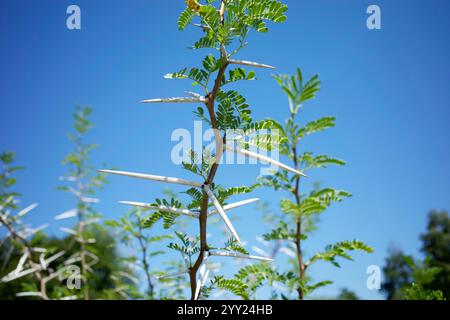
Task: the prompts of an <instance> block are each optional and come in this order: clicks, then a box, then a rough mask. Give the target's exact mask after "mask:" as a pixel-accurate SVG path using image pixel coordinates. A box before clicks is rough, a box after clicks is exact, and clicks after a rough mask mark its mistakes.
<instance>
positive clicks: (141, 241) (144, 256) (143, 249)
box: [137, 221, 155, 299]
mask: <svg viewBox="0 0 450 320" xmlns="http://www.w3.org/2000/svg"><path fill="white" fill-rule="evenodd" d="M137 239H138V242H139V246H140V247H141V252H142V258H141V261H142V264H143V265H144V271H145V276H146V278H147V286H148V295H149V296H150V299H153V298H154V291H155V290H154V288H155V287H154V285H153V282H152V278H151V276H150V270H149V267H150V266H149V263H148V260H147V245H146V244H145V240H144V237H143V236H142V227H141V221H139V236H137Z"/></svg>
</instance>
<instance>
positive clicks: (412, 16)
mask: <svg viewBox="0 0 450 320" xmlns="http://www.w3.org/2000/svg"><path fill="white" fill-rule="evenodd" d="M285 2H286V3H287V4H288V5H289V11H288V20H287V22H286V23H284V24H281V25H276V26H273V27H272V28H271V30H270V32H269V33H268V34H264V35H260V34H256V35H255V34H254V35H252V36H251V37H250V39H249V42H250V45H249V46H248V47H247V48H246V49H245V50H244V51H242V52H241V53H240V55H239V57H240V58H242V59H246V60H254V61H260V62H263V63H268V64H271V65H275V66H276V67H277V72H280V73H292V72H294V71H295V68H296V67H297V66H300V67H301V68H302V69H303V72H304V74H305V75H306V76H311V75H313V74H315V73H319V74H320V76H321V79H322V90H321V92H320V93H319V95H318V98H317V99H316V100H314V101H313V102H312V103H310V104H309V105H307V106H305V109H304V113H303V115H302V118H301V122H302V123H304V122H306V121H308V120H312V119H315V118H318V117H320V116H325V115H333V116H336V117H337V126H336V128H333V129H332V130H330V131H327V132H325V133H320V134H317V135H316V136H313V137H309V138H308V139H307V140H305V142H304V144H302V147H303V148H305V150H311V151H314V152H317V153H327V154H330V155H333V156H336V157H340V158H343V159H345V160H347V162H348V165H347V166H345V167H343V168H330V169H327V170H323V171H316V172H313V173H311V174H310V176H311V178H310V179H309V180H308V181H310V182H313V181H320V182H321V183H322V184H323V185H324V186H332V187H337V188H343V189H346V190H349V191H351V192H352V193H353V194H354V197H353V198H351V199H349V200H347V201H345V202H343V203H341V204H338V205H336V206H333V207H332V208H331V209H330V210H329V211H327V212H326V213H325V214H324V215H323V217H322V221H321V224H320V226H321V228H320V230H319V231H318V232H316V233H315V234H314V235H313V236H312V237H311V239H310V241H309V242H308V243H307V244H306V251H307V253H309V252H314V251H315V250H318V249H321V248H323V247H324V246H325V245H326V244H328V243H333V242H336V241H340V240H344V239H353V238H358V239H362V240H364V241H365V242H367V243H368V244H370V245H371V246H373V247H374V248H375V250H376V252H375V253H374V254H371V255H364V254H357V255H356V256H355V262H352V263H347V262H345V263H343V268H342V269H335V268H332V267H328V266H319V267H318V268H317V269H316V271H314V272H313V276H314V277H315V278H317V280H321V279H327V278H330V279H334V281H335V284H334V285H332V286H330V287H328V288H326V289H322V290H321V291H320V292H319V293H320V294H322V295H333V294H336V293H337V292H338V289H339V288H341V287H348V288H350V289H352V290H355V291H356V292H357V293H358V294H359V295H360V296H361V297H364V298H370V299H373V298H374V299H376V298H380V297H381V295H380V294H379V293H377V292H374V291H370V290H368V289H367V288H366V286H365V281H366V277H367V275H366V273H365V270H366V268H367V266H368V265H372V264H376V265H380V266H382V265H383V261H384V257H385V253H386V249H387V248H388V246H389V245H390V244H396V245H397V246H399V247H401V248H403V249H404V250H405V251H407V252H408V253H416V252H417V250H418V249H419V247H420V242H419V240H418V236H419V233H420V232H422V231H423V230H424V228H425V224H426V215H427V213H428V211H429V210H430V209H433V208H435V209H448V208H450V197H449V189H450V152H449V137H450V126H449V125H448V123H449V120H450V111H449V107H450V105H449V101H450V91H449V90H448V89H449V88H448V84H449V80H450V61H449V58H448V57H449V56H450V44H449V41H448V32H449V31H450V21H449V20H448V18H447V16H446V14H447V12H448V10H450V3H448V1H443V0H442V1H437V0H436V1H432V0H422V1H414V2H411V1H404V0H397V1H370V2H369V1H359V0H358V1H357V0H340V1H331V0H328V1H326V0H315V1H303V0H302V1H299V0H286V1H285ZM73 3H75V4H77V5H79V6H80V8H81V14H82V29H81V30H76V31H69V30H68V29H67V28H66V21H65V20H66V18H67V15H66V8H67V6H68V5H70V4H73ZM369 4H377V5H379V6H380V7H381V10H382V29H381V30H376V31H371V30H368V29H367V28H366V18H367V15H366V8H367V6H368V5H369ZM183 7H184V4H183V1H181V0H178V1H163V0H133V1H103V0H102V1H100V0H97V1H82V0H79V1H75V2H73V1H62V0H61V1H51V0H36V1H32V2H31V1H25V0H14V1H12V0H3V1H1V3H0V29H1V31H0V43H1V50H0V70H1V72H0V98H1V108H0V150H11V151H14V152H16V154H17V161H18V163H20V164H22V165H24V166H25V167H26V170H25V171H23V172H21V173H20V174H19V175H18V178H19V183H18V185H17V189H18V190H20V192H21V193H23V194H24V203H31V202H35V201H36V202H39V204H40V206H39V208H38V209H36V211H35V212H34V215H33V216H31V217H30V221H31V222H33V223H36V224H38V223H44V222H47V221H51V219H52V217H53V216H54V215H55V214H57V213H60V212H63V211H65V210H67V209H70V208H71V207H73V200H72V199H71V198H70V197H68V196H66V195H64V194H61V193H59V192H58V191H56V190H55V186H56V185H58V177H59V176H60V175H62V174H63V173H64V172H65V171H64V168H63V167H62V166H61V165H60V162H61V159H62V158H63V157H64V155H65V154H66V153H67V152H68V151H69V150H70V144H69V143H68V141H67V133H68V132H69V130H70V126H71V121H72V119H71V114H72V112H73V108H74V106H75V105H77V104H79V105H90V106H92V107H93V108H94V110H95V111H94V114H93V117H92V120H93V122H94V123H95V128H94V129H93V131H92V132H91V134H90V136H89V140H90V141H91V142H95V143H98V144H99V145H100V146H101V148H100V149H99V150H98V152H96V153H95V155H94V157H93V161H94V163H95V164H96V165H98V166H99V167H101V166H102V165H103V164H104V163H106V164H107V165H108V166H115V167H118V168H121V169H124V170H130V171H138V172H148V173H154V174H161V175H172V176H183V177H187V178H188V177H189V175H187V174H186V173H185V172H183V171H182V169H181V168H179V167H175V166H174V165H173V164H172V163H171V162H170V150H171V148H172V147H173V146H174V143H173V142H171V141H170V135H171V133H172V131H173V130H174V129H176V128H187V129H189V130H192V128H193V120H194V115H193V114H192V110H193V108H192V107H191V106H189V105H173V106H172V105H140V104H138V101H139V100H140V99H143V98H154V97H160V96H161V97H162V96H174V95H175V96H177V95H182V94H183V92H184V91H185V90H188V89H189V88H190V85H189V83H188V82H182V81H181V82H178V81H170V80H165V79H163V78H162V76H163V75H164V74H166V73H168V72H174V71H177V70H179V69H181V68H182V67H184V66H194V65H198V64H199V63H200V61H201V59H202V58H203V56H204V54H205V53H204V52H201V53H200V52H196V51H192V50H188V49H187V47H188V46H190V45H191V44H192V43H193V41H194V40H195V39H196V38H197V37H198V30H187V31H184V32H179V31H178V30H177V27H176V21H177V16H178V13H179V12H180V11H181V10H182V9H183ZM256 71H257V74H258V78H259V80H258V81H257V82H250V83H245V84H243V85H242V86H241V87H240V89H241V92H242V93H243V94H244V95H245V96H246V97H247V99H248V101H249V102H250V104H251V105H252V107H253V114H254V118H255V119H262V118H266V117H269V116H270V117H273V118H275V119H278V120H282V119H284V118H285V117H286V116H287V111H288V106H287V101H286V98H285V96H284V95H283V93H282V92H281V90H280V89H279V88H278V86H277V85H276V83H275V82H274V80H273V79H272V78H271V77H270V72H267V71H264V70H256ZM257 175H258V166H240V165H238V166H233V167H231V166H228V167H225V168H224V169H223V170H222V171H220V172H219V174H218V176H217V179H218V180H219V181H221V182H222V184H223V185H230V186H231V185H240V184H246V183H247V184H249V183H251V182H252V181H254V180H255V178H256V176H257ZM191 178H192V177H191ZM110 182H111V183H110V184H109V185H107V186H106V188H105V190H103V191H102V192H101V193H100V194H99V196H100V198H101V199H102V203H101V204H100V205H99V208H100V210H101V211H102V212H103V213H104V215H105V216H106V217H108V218H109V217H117V216H119V215H121V214H122V213H124V208H123V207H122V206H121V205H119V204H117V201H118V200H137V201H146V200H148V201H151V200H152V199H153V198H154V197H157V196H160V195H161V190H162V186H161V185H159V184H153V183H148V182H144V181H134V180H131V181H130V180H129V179H125V178H120V177H112V178H111V179H110ZM174 190H177V189H176V188H174ZM255 196H260V197H261V198H263V199H264V200H266V201H269V202H270V203H271V206H272V208H274V209H275V208H276V206H277V204H278V202H279V200H280V198H281V197H282V196H283V194H282V193H274V192H272V191H271V190H258V191H257V192H256V193H255ZM259 215H260V214H259V213H258V211H256V210H254V209H251V210H248V209H247V210H236V211H235V212H234V214H233V216H235V217H239V220H238V221H237V222H236V228H237V229H238V230H242V231H244V232H241V233H243V234H245V236H244V238H245V239H246V240H248V241H250V242H251V241H252V239H253V238H254V236H256V235H257V234H261V233H262V232H263V231H264V227H263V224H262V222H261V223H259V222H258V221H259V220H258V218H259ZM258 225H260V226H261V227H259V226H258ZM60 226H61V225H58V224H57V223H53V224H52V227H51V230H52V231H53V232H57V230H58V228H59V227H60Z"/></svg>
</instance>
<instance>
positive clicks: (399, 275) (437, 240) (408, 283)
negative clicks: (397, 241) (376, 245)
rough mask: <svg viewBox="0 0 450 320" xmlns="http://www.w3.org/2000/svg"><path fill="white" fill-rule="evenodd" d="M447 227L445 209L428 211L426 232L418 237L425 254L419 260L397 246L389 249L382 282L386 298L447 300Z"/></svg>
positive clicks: (449, 223) (449, 259) (449, 222)
mask: <svg viewBox="0 0 450 320" xmlns="http://www.w3.org/2000/svg"><path fill="white" fill-rule="evenodd" d="M449 226H450V219H449V216H448V213H447V212H437V211H431V212H430V213H429V215H428V227H427V231H426V232H425V233H423V234H422V235H421V236H420V239H421V240H422V249H421V251H422V252H423V253H424V254H425V255H426V257H425V259H424V260H423V261H420V260H417V259H414V258H413V257H412V256H410V255H406V254H404V253H403V251H402V250H400V249H396V248H391V249H389V253H388V257H387V258H386V264H385V266H384V267H383V273H384V281H383V284H382V290H383V292H384V293H385V295H386V298H387V299H389V300H391V299H393V300H396V299H410V300H416V299H417V300H424V299H426V300H428V299H430V300H431V299H433V300H442V299H443V298H444V297H445V298H446V299H449V290H450V287H449V286H450V278H449V268H450V267H449V266H450V256H449V252H450V249H449V248H450V233H449Z"/></svg>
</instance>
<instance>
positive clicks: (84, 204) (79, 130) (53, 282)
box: [0, 108, 137, 299]
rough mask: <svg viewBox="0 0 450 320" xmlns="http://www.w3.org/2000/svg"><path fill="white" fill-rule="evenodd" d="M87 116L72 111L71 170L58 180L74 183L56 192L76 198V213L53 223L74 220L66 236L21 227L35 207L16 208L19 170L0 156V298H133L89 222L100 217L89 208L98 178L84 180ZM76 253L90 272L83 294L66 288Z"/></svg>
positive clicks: (124, 270) (109, 246)
mask: <svg viewBox="0 0 450 320" xmlns="http://www.w3.org/2000/svg"><path fill="white" fill-rule="evenodd" d="M90 112H91V110H90V109H88V108H76V112H75V114H74V119H75V132H76V134H75V135H72V136H71V140H72V141H75V142H76V150H75V151H74V152H73V153H70V154H69V155H68V156H67V157H66V158H65V160H64V163H65V164H70V165H72V169H71V170H70V172H69V174H68V175H67V176H66V177H64V178H63V180H65V181H68V182H70V183H74V184H75V187H72V186H70V185H68V186H63V187H60V189H63V190H66V191H68V192H70V193H72V194H74V195H76V199H77V208H76V209H74V210H69V211H67V212H65V213H63V214H60V215H58V216H56V217H55V218H56V219H57V220H62V219H67V218H71V217H78V223H77V225H76V226H75V227H74V228H73V229H69V228H61V230H62V231H65V232H67V233H69V235H68V236H66V237H62V238H58V237H54V236H48V235H46V234H45V233H44V232H43V231H42V230H43V227H44V226H46V225H43V226H42V227H38V228H33V227H31V226H30V225H29V224H27V223H26V221H25V218H26V217H27V215H29V214H30V211H31V210H32V209H34V208H35V207H36V204H33V205H31V206H28V207H25V208H22V209H21V208H20V194H18V193H17V192H14V191H11V190H10V188H11V187H13V186H14V184H15V183H16V179H15V178H14V177H13V174H14V173H15V172H16V171H17V170H19V169H21V167H17V166H14V165H13V160H14V155H13V154H12V153H3V154H1V155H0V163H1V165H2V171H1V173H0V227H1V228H2V229H3V230H4V236H2V238H1V239H0V299H15V298H17V297H32V298H40V299H75V298H78V297H86V298H91V299H108V298H109V299H121V298H133V297H136V292H137V289H136V285H135V284H134V283H133V282H132V278H133V277H132V276H130V275H131V271H130V269H129V268H128V267H127V266H126V265H125V264H124V263H123V261H122V259H121V257H120V256H119V255H118V252H117V247H116V240H115V238H114V237H113V236H112V235H111V234H110V233H109V232H108V231H107V230H106V229H105V228H103V227H102V226H101V225H100V224H98V223H96V220H93V219H95V218H98V217H99V214H98V213H97V212H96V211H95V210H94V208H93V206H92V203H94V202H97V200H96V199H94V198H92V196H93V195H94V191H95V189H96V188H97V187H99V186H100V185H101V184H102V182H103V177H102V176H98V175H95V176H94V177H91V178H89V176H90V175H89V173H90V170H89V166H88V165H87V162H88V160H89V157H88V156H89V151H90V150H92V149H93V148H94V145H84V144H83V141H82V138H83V136H84V134H85V133H86V132H87V130H88V129H89V128H90V127H91V123H90V122H89V120H88V119H87V116H88V115H89V114H90ZM14 213H15V214H14ZM80 225H81V226H82V230H80ZM2 235H3V234H2ZM90 239H91V240H90ZM92 239H95V240H92ZM82 245H83V248H82ZM81 252H84V257H85V258H86V257H87V256H89V257H91V258H92V260H91V261H89V260H87V259H85V269H86V270H88V272H89V278H88V279H87V278H85V280H86V279H87V280H88V282H89V283H88V286H87V287H88V290H83V291H82V293H81V294H80V290H77V288H76V286H70V288H69V286H68V283H69V282H71V280H69V278H70V277H71V276H72V277H71V279H72V280H77V279H78V276H77V275H76V274H72V273H71V272H70V270H72V267H73V266H78V267H80V269H81V267H82V264H83V262H82V259H81V256H82V254H81ZM94 263H95V264H94ZM84 289H86V288H84ZM86 291H88V292H86Z"/></svg>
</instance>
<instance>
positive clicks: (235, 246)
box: [221, 238, 249, 254]
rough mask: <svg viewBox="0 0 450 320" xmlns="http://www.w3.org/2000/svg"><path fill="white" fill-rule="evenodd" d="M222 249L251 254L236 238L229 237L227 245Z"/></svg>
mask: <svg viewBox="0 0 450 320" xmlns="http://www.w3.org/2000/svg"><path fill="white" fill-rule="evenodd" d="M221 249H222V250H225V251H230V252H237V253H242V254H249V253H248V251H247V250H246V249H245V248H244V247H243V246H241V245H240V244H239V242H237V240H236V239H234V238H230V239H228V240H227V242H226V243H225V247H223V248H221Z"/></svg>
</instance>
